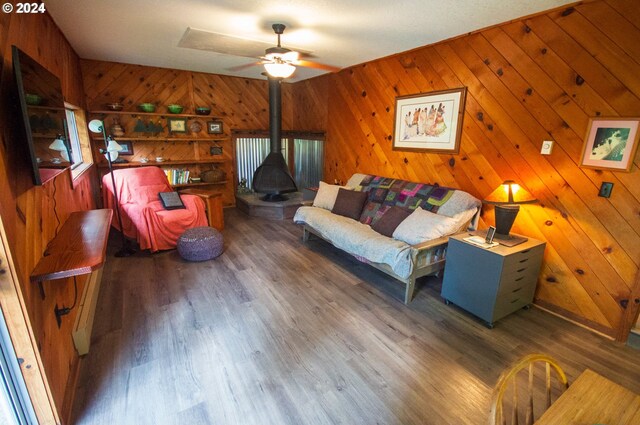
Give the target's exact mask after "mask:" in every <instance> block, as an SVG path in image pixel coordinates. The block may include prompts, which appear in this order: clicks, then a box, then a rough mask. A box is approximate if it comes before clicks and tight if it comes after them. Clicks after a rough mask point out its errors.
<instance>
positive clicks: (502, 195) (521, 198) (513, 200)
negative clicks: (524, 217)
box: [482, 180, 538, 246]
mask: <svg viewBox="0 0 640 425" xmlns="http://www.w3.org/2000/svg"><path fill="white" fill-rule="evenodd" d="M482 202H484V203H485V204H491V205H495V206H496V207H495V209H496V234H495V236H494V239H495V240H496V242H499V243H500V244H501V245H505V246H515V245H518V244H521V243H523V242H526V241H527V238H524V237H521V236H515V235H510V234H509V232H510V231H511V226H512V225H513V222H514V221H515V219H516V216H517V215H518V211H520V204H533V203H535V202H538V200H537V199H536V198H534V197H533V195H531V194H530V193H529V192H527V191H526V190H525V189H523V188H522V187H520V185H518V184H517V183H516V182H514V181H513V180H505V181H504V182H503V183H502V184H501V185H500V187H498V188H497V189H496V190H494V191H493V192H491V194H489V196H487V197H486V198H485V199H483V200H482Z"/></svg>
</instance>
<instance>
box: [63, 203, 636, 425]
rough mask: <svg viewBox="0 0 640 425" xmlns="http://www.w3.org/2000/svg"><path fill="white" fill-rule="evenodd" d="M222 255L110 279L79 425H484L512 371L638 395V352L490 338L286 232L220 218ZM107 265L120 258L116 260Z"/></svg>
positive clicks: (545, 328)
mask: <svg viewBox="0 0 640 425" xmlns="http://www.w3.org/2000/svg"><path fill="white" fill-rule="evenodd" d="M225 220H226V223H225V231H224V236H225V247H226V250H225V252H224V254H223V255H222V256H221V257H219V258H218V259H216V260H213V261H208V262H203V263H187V262H184V261H182V260H181V259H180V257H179V256H178V254H177V253H176V252H175V251H170V252H164V253H161V254H156V255H148V254H147V255H143V254H136V255H135V256H134V257H130V258H115V257H113V256H110V257H109V259H108V262H107V265H106V269H105V273H104V278H103V282H102V290H101V294H100V299H99V305H98V310H97V316H96V322H95V325H94V332H93V345H92V346H91V351H90V353H89V354H88V355H87V356H86V358H85V359H84V360H83V361H82V365H81V374H80V379H79V386H78V388H77V393H76V403H75V406H74V417H75V423H77V424H109V425H113V424H190V425H197V424H207V425H208V424H221V425H222V424H224V425H233V424H241V425H250V424H255V425H269V424H273V425H283V424H292V425H293V424H295V425H300V424H349V425H353V424H389V425H395V424H397V425H400V424H402V425H411V424H415V425H418V424H420V425H422V424H456V425H457V424H474V425H475V424H483V423H485V422H486V418H487V416H488V408H489V407H488V406H489V400H490V394H491V389H492V387H493V385H494V383H495V381H496V379H497V377H498V375H499V374H500V372H501V371H502V370H503V369H504V368H505V367H506V366H507V365H508V364H509V363H510V362H512V361H513V360H514V359H516V358H518V357H519V356H522V355H524V354H527V353H531V352H545V353H549V354H551V355H553V356H555V357H556V358H557V359H558V360H559V362H560V364H561V365H562V366H563V367H564V368H565V370H566V371H567V373H568V376H569V379H570V381H573V380H574V379H575V378H576V377H577V376H578V375H579V374H580V373H581V372H582V371H583V370H584V369H585V368H591V369H593V370H595V371H597V372H598V373H600V374H602V375H604V376H606V377H608V378H609V379H611V380H613V381H616V382H618V383H620V384H622V385H625V386H627V387H628V388H630V389H632V390H634V391H636V392H640V351H637V350H634V349H632V348H630V347H627V346H624V345H620V344H616V343H614V342H611V341H609V340H606V339H604V338H602V337H600V336H597V335H594V334H592V333H590V332H588V331H586V330H584V329H581V328H579V327H576V326H574V325H571V324H569V323H567V322H565V321H563V320H561V319H559V318H556V317H554V316H551V315H549V314H547V313H545V312H543V311H541V310H539V309H536V308H534V309H531V310H528V311H524V310H523V311H520V312H518V313H516V314H514V315H512V316H509V317H507V318H505V319H503V320H502V321H500V322H498V323H497V325H496V327H495V328H494V329H491V330H490V329H487V328H486V327H484V326H483V325H482V323H480V322H479V321H477V320H476V319H474V318H473V317H472V316H470V315H467V314H466V313H464V312H463V311H461V310H459V309H457V308H456V307H453V306H447V305H445V304H444V303H443V301H442V299H441V298H440V296H439V291H440V284H441V282H440V280H439V279H436V278H427V279H425V280H422V281H421V282H420V283H421V284H420V285H419V286H418V291H417V294H416V298H415V300H414V301H413V302H412V303H411V304H410V305H408V306H405V305H404V304H403V303H402V302H401V301H400V300H401V298H402V294H403V291H404V286H403V285H400V284H397V283H396V282H395V281H393V280H392V279H390V278H387V277H386V276H384V275H383V274H381V273H379V272H377V271H375V270H373V269H371V268H369V267H367V266H365V265H362V264H360V263H358V262H357V261H355V260H354V259H351V258H349V257H347V256H345V255H344V254H343V253H342V252H340V251H338V250H336V249H335V248H333V247H331V246H329V245H328V244H326V243H324V242H322V241H319V240H312V241H310V242H309V243H308V244H306V245H304V244H302V242H301V238H300V237H301V229H300V228H298V227H297V226H295V225H293V224H292V223H291V222H290V221H286V222H277V221H267V220H263V219H258V218H248V217H246V216H244V215H243V214H242V213H240V212H237V211H235V210H228V211H226V215H225ZM110 250H112V251H113V247H110Z"/></svg>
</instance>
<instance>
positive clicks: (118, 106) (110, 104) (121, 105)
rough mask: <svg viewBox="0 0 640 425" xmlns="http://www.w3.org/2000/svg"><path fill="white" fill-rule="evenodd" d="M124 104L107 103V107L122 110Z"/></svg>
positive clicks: (111, 109) (112, 109)
mask: <svg viewBox="0 0 640 425" xmlns="http://www.w3.org/2000/svg"><path fill="white" fill-rule="evenodd" d="M122 108H124V105H123V104H122V103H120V102H114V103H107V109H108V110H110V111H122Z"/></svg>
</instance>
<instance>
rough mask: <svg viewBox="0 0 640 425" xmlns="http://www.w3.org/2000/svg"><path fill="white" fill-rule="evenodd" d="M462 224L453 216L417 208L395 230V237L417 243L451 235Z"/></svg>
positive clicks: (409, 242)
mask: <svg viewBox="0 0 640 425" xmlns="http://www.w3.org/2000/svg"><path fill="white" fill-rule="evenodd" d="M460 226H461V225H460V223H459V222H458V221H457V220H454V219H453V218H451V217H447V216H444V215H439V214H434V213H432V212H430V211H427V210H423V209H422V208H416V209H415V210H414V211H413V212H412V213H411V215H410V216H409V217H407V218H406V219H405V220H404V221H402V223H400V224H399V225H398V227H397V228H396V230H395V231H394V232H393V237H394V239H398V240H401V241H403V242H406V243H408V244H409V245H416V244H419V243H422V242H426V241H430V240H432V239H437V238H439V237H442V236H445V235H450V234H452V233H453V232H455V231H457V230H458V229H459V228H460Z"/></svg>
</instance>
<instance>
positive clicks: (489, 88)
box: [293, 0, 640, 339]
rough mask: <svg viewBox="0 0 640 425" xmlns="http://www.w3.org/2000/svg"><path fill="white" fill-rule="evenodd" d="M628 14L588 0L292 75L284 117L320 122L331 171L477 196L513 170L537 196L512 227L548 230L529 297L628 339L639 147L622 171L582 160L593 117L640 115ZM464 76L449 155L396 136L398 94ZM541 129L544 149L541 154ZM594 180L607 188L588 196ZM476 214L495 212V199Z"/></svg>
mask: <svg viewBox="0 0 640 425" xmlns="http://www.w3.org/2000/svg"><path fill="white" fill-rule="evenodd" d="M638 14H639V12H638V7H637V3H636V2H634V1H633V0H606V1H605V0H598V1H593V2H585V3H583V4H578V5H576V6H575V7H571V8H565V9H561V10H556V11H551V12H548V13H545V14H541V15H537V16H533V17H529V18H524V19H522V20H519V21H515V22H511V23H507V24H503V25H500V26H496V27H492V28H489V29H486V30H483V31H480V32H477V33H473V34H470V35H466V36H462V37H459V38H455V39H452V40H449V41H445V42H442V43H439V44H435V45H431V46H426V47H423V48H419V49H416V50H412V51H409V52H405V53H402V54H398V55H395V56H392V57H388V58H383V59H380V60H376V61H373V62H368V63H365V64H362V65H358V66H355V67H352V68H349V69H346V70H343V71H341V72H339V73H337V74H333V75H327V76H322V77H318V78H315V79H312V80H307V81H304V82H300V83H297V84H296V85H295V91H294V95H293V99H294V101H295V102H296V104H295V108H294V111H293V114H294V126H296V128H300V129H307V130H312V129H313V130H317V129H324V130H326V132H327V144H326V160H325V179H326V180H328V181H333V180H334V179H338V180H342V181H346V180H347V179H348V178H349V176H350V175H351V174H352V173H354V172H356V171H357V172H364V173H372V174H379V175H385V176H395V177H400V178H404V179H409V180H413V181H421V182H437V183H439V184H441V185H446V186H454V187H460V188H462V189H464V190H466V191H468V192H470V193H472V194H474V195H475V196H477V197H478V198H480V199H482V198H483V197H484V196H486V195H488V194H489V193H490V192H491V191H492V190H493V189H495V188H496V187H497V186H498V185H499V184H500V183H501V182H502V181H503V180H505V179H514V180H516V181H518V182H520V183H521V184H523V185H524V186H525V187H526V188H527V189H529V190H530V191H531V192H532V193H533V194H535V196H536V197H537V198H538V199H539V200H540V203H539V204H538V205H531V206H524V207H523V208H522V209H521V214H520V215H519V216H518V219H517V220H516V224H515V226H514V231H515V232H519V233H522V234H525V235H529V236H531V237H534V238H538V239H543V240H546V241H547V242H548V244H547V249H546V252H545V261H544V266H543V270H542V274H541V278H540V282H539V285H538V291H537V295H536V302H537V303H538V304H539V305H541V306H544V307H546V308H548V309H550V310H552V311H555V312H557V313H560V314H562V315H564V316H566V317H568V318H570V319H573V320H576V321H579V322H581V323H584V324H586V325H588V326H590V327H591V328H593V329H596V330H598V331H600V332H603V333H605V334H607V335H610V336H613V337H617V338H619V339H624V338H625V337H626V331H627V330H628V328H629V327H630V324H631V322H632V321H633V318H634V314H635V312H636V311H637V307H636V306H634V305H633V302H632V301H630V293H631V290H632V288H633V287H634V285H636V279H637V278H636V275H637V274H638V266H639V265H640V254H639V253H640V233H639V232H640V230H639V229H640V172H639V171H638V164H639V163H640V161H639V157H640V155H636V157H635V161H634V164H635V165H634V167H633V169H632V171H631V172H630V173H625V172H611V171H607V170H595V169H586V168H581V167H579V166H578V163H579V158H580V154H581V150H582V146H583V137H584V135H585V134H586V131H587V125H588V122H589V118H590V117H598V116H603V117H619V116H621V117H640V79H638V77H637V76H638V75H640V59H639V58H640V27H639V25H640V24H639V23H638V22H640V16H638ZM462 86H466V87H467V88H468V95H467V102H466V108H465V114H464V126H463V127H464V128H463V133H462V143H461V150H460V154H459V155H440V154H425V153H413V152H402V151H393V150H392V135H393V128H394V102H395V97H396V96H404V95H409V94H415V93H427V92H430V91H434V90H443V89H448V88H456V87H462ZM543 140H554V141H555V146H554V149H553V153H552V155H549V156H542V155H540V147H541V144H542V141H543ZM603 181H607V182H612V183H614V188H613V193H612V196H611V198H609V199H605V198H601V197H598V196H597V193H598V188H599V187H600V184H601V182H603ZM483 219H484V225H487V224H491V223H493V221H494V218H493V209H492V208H487V207H485V208H484V217H483ZM627 308H628V309H630V311H627Z"/></svg>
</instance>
